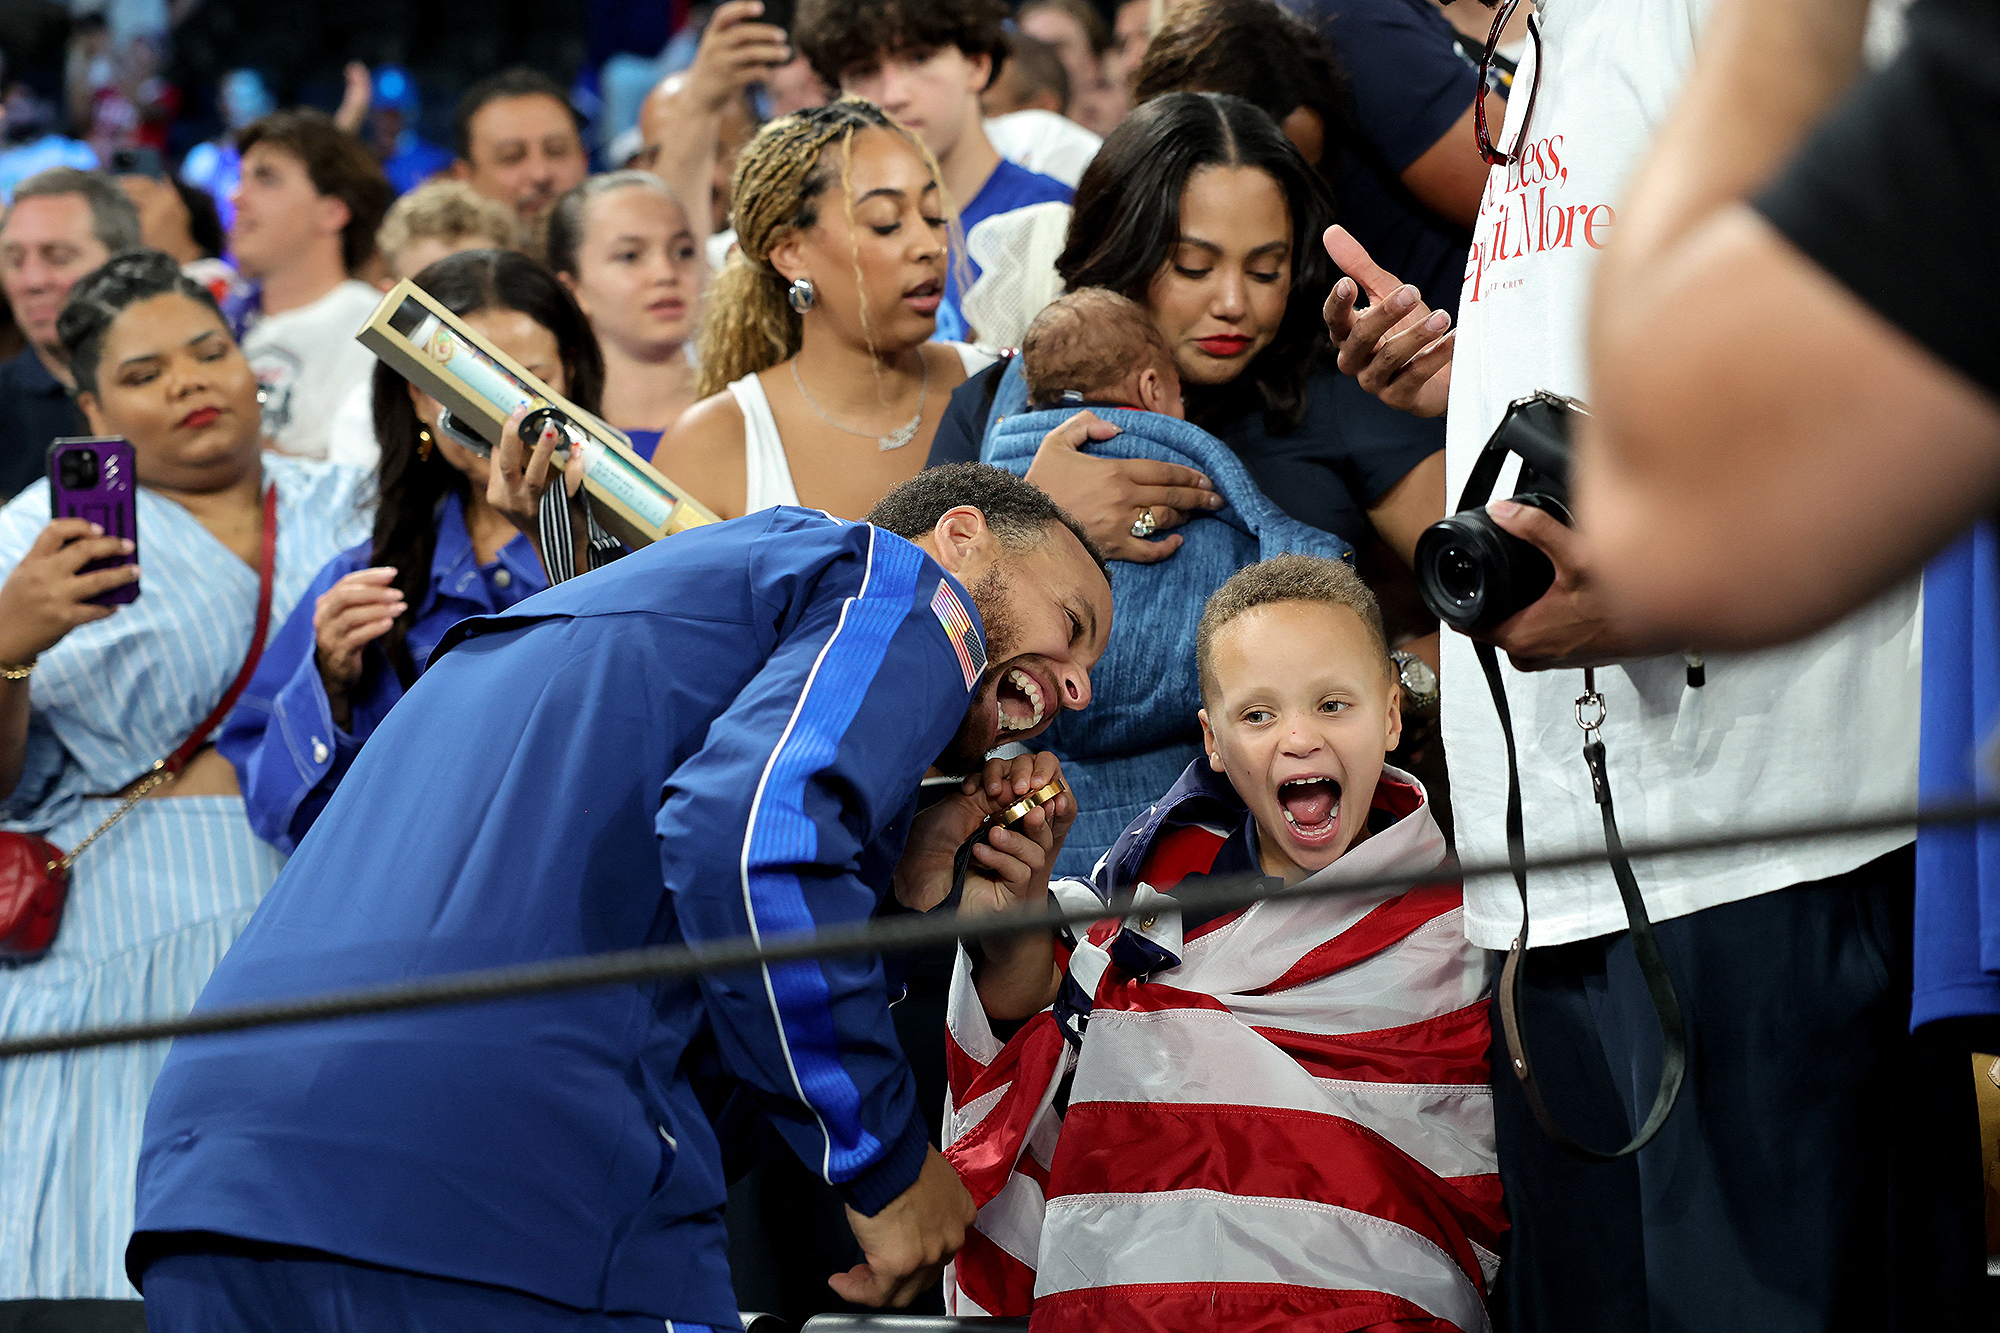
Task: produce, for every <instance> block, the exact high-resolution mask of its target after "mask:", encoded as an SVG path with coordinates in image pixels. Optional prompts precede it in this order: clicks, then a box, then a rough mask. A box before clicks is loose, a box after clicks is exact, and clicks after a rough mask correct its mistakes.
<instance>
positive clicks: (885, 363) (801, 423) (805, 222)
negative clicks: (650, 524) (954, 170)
mask: <svg viewBox="0 0 2000 1333" xmlns="http://www.w3.org/2000/svg"><path fill="white" fill-rule="evenodd" d="M733 199H734V208H735V221H736V235H737V247H738V248H737V251H736V253H735V254H734V255H732V256H731V257H730V260H729V263H728V264H727V265H726V266H725V267H724V269H723V271H722V273H721V274H720V276H718V277H717V278H716V280H715V282H714V284H713V285H712V286H711V287H710V289H709V293H708V296H707V298H706V301H705V306H704V309H703V313H702V320H701V331H700V334H699V338H698V341H697V347H698V350H699V365H700V379H699V382H698V385H697V392H699V393H700V394H702V395H703V398H702V400H701V401H700V402H698V403H696V404H695V405H694V406H693V407H692V408H690V409H688V411H687V413H686V414H685V415H683V416H682V417H681V419H680V421H679V422H678V423H677V424H676V425H675V426H674V428H673V430H672V431H671V432H669V433H668V435H667V437H666V438H665V439H663V440H662V441H661V442H660V447H659V451H658V452H657V453H656V454H655V455H654V456H653V462H654V464H655V465H656V466H657V467H659V468H660V470H661V471H663V472H665V473H666V474H667V475H668V476H670V477H672V478H674V480H675V481H677V482H678V483H680V484H681V485H683V486H685V487H687V488H688V489H689V490H691V491H693V492H694V494H695V495H696V496H697V497H698V498H699V499H700V500H701V501H702V502H703V503H704V504H706V505H708V507H709V508H711V509H713V510H715V511H716V512H717V513H719V514H721V515H722V516H724V517H725V518H734V517H737V516H740V515H742V514H747V513H750V512H751V511H753V510H758V509H765V508H768V507H769V506H771V505H777V504H794V505H795V504H803V505H806V506H808V507H810V508H814V509H824V510H825V511H827V512H828V513H830V514H834V515H837V516H839V517H843V518H859V517H861V516H862V515H864V514H866V513H867V512H868V510H869V508H870V507H871V506H873V505H874V503H875V501H877V500H879V499H880V498H881V497H882V496H883V495H884V494H886V493H887V492H888V491H889V489H890V488H891V487H893V486H894V485H896V483H898V482H900V481H903V480H905V479H907V478H909V477H912V476H914V475H916V473H917V472H919V471H920V470H922V468H923V466H924V460H925V457H926V456H927V455H928V454H929V452H930V443H931V436H932V435H933V434H934V433H935V432H936V430H937V424H938V420H939V418H940V417H942V416H943V414H944V409H945V403H946V401H947V400H948V399H949V398H950V397H951V391H952V390H953V389H954V388H956V387H958V385H959V384H960V383H961V382H963V381H964V379H965V377H966V376H967V375H968V374H970V373H972V372H974V371H977V370H979V369H982V368H983V367H984V366H985V365H986V364H987V363H988V362H990V361H991V359H992V358H990V357H989V356H987V355H986V354H985V353H983V352H979V351H977V350H975V349H973V348H971V347H967V346H963V345H961V344H957V343H934V342H930V341H928V340H929V338H930V336H931V333H932V332H933V330H934V329H935V328H936V324H937V308H938V302H939V300H940V299H941V298H942V296H943V294H944V278H945V265H946V263H947V262H948V260H949V255H950V249H949V245H948V240H947V231H948V221H947V219H948V217H949V211H948V207H947V203H946V200H945V198H944V192H943V189H942V187H941V186H940V185H939V183H938V170H937V163H936V162H935V161H934V160H932V158H931V155H930V153H929V152H928V151H926V150H925V149H924V147H923V145H922V144H920V143H918V142H917V140H916V139H915V137H914V136H912V135H911V134H910V133H909V132H908V131H907V130H905V129H903V128H902V127H901V126H900V125H898V124H896V123H895V122H894V121H893V120H891V119H890V118H889V117H888V116H887V115H886V114H885V113H884V112H883V111H882V110H881V108H879V107H877V106H875V105H874V104H873V103H871V102H863V101H860V100H858V99H855V98H842V99H841V100H840V101H838V102H834V103H832V104H831V105H828V106H823V107H814V108H812V109H811V110H807V111H801V112H799V113H797V114H796V115H791V116H786V117H784V118H783V119H782V120H776V121H773V122H771V123H770V124H769V125H766V126H765V127H764V128H763V130H762V131H760V132H759V133H758V135H757V137H756V138H755V139H754V140H752V141H751V143H750V145H749V147H747V148H745V149H744V150H743V156H742V158H741V159H740V160H739V161H738V163H737V167H736V179H735V186H734V193H733Z"/></svg>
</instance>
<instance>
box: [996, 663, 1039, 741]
mask: <svg viewBox="0 0 2000 1333" xmlns="http://www.w3.org/2000/svg"><path fill="white" fill-rule="evenodd" d="M994 693H995V697H996V698H997V700H998V702H999V704H1000V730H1001V731H1003V732H1005V731H1028V730H1030V729H1032V728H1034V727H1039V726H1040V725H1041V724H1042V719H1043V718H1044V717H1046V716H1047V715H1048V704H1047V701H1046V699H1045V698H1044V696H1043V694H1042V686H1041V682H1039V681H1037V680H1036V679H1035V678H1034V677H1033V676H1031V675H1029V674H1028V673H1027V672H1025V671H1023V670H1021V668H1019V667H1012V668H1010V669H1009V670H1007V671H1006V672H1005V673H1004V674H1002V675H1001V677H1000V683H999V685H998V686H997V687H996V689H995V691H994Z"/></svg>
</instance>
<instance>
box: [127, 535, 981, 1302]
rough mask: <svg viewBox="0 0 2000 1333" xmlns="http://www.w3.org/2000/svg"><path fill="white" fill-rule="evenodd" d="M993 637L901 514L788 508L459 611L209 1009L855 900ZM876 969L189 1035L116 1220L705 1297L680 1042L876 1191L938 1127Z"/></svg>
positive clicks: (576, 1297)
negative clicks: (921, 1098)
mask: <svg viewBox="0 0 2000 1333" xmlns="http://www.w3.org/2000/svg"><path fill="white" fill-rule="evenodd" d="M984 662H985V639H984V630H983V629H982V627H981V626H980V623H979V620H978V616H977V612H976V611H975V610H974V608H973V606H972V601H971V598H970V597H969V596H968V595H967V593H966V591H965V589H964V588H963V587H961V586H960V585H959V584H958V583H957V581H956V580H954V579H953V578H952V577H951V576H950V575H948V574H947V573H945V571H944V570H943V569H942V568H941V567H940V566H939V565H938V564H937V563H936V562H935V561H933V560H932V559H931V558H930V557H929V556H927V555H926V554H924V552H923V550H922V549H921V548H919V547H917V546H915V545H913V544H911V543H910V542H907V541H904V540H903V539H902V538H900V537H896V536H893V535H891V534H889V533H887V532H884V531H882V530H880V529H878V528H874V527H870V526H868V525H866V524H859V523H845V522H841V521H839V520H837V519H830V518H828V517H826V516H825V515H823V514H819V513H816V512H813V511H810V510H805V509H796V508H773V509H766V510H762V511H760V512H758V513H755V514H752V515H749V516H748V517H745V518H741V519H737V520H735V521H733V522H728V523H718V524H714V525H711V526H708V527H702V528H697V529H695V530H693V531H691V532H685V533H682V534H680V535H678V536H675V537H672V538H669V539H667V540H665V541H661V542H656V543H654V544H653V545H651V546H649V547H646V548H645V549H644V550H641V551H638V552H635V553H634V554H632V555H630V556H627V557H626V558H624V559H623V560H619V561H617V562H616V563H614V564H611V565H608V566H606V567H605V568H603V569H598V570H594V571H592V572H591V573H588V574H585V575H582V576H580V577H578V578H575V579H571V580H569V581H568V582H565V583H562V584H558V585H557V586H556V587H554V588H551V589H549V590H548V591H547V592H544V593H541V594H539V595H537V596H535V597H531V598H529V599H528V600H527V601H525V602H522V603H521V604H520V605H519V606H517V607H515V608H514V610H513V612H512V613H511V614H508V615H504V616H497V617H490V618H480V619H475V620H470V621H466V622H463V623H462V624H461V625H460V626H459V627H458V628H457V629H456V630H454V631H452V632H451V633H449V634H447V635H446V636H445V639H444V641H443V643H442V644H440V645H439V647H438V650H437V651H436V652H435V653H434V654H433V655H432V659H431V663H430V666H429V667H428V669H426V670H425V672H424V674H423V675H422V676H421V677H420V678H419V679H418V681H417V683H416V685H415V686H414V687H412V688H411V690H410V692H409V693H408V694H407V695H405V696H404V697H403V700H402V702H401V703H399V704H398V705H397V706H396V707H395V708H394V709H392V710H391V711H390V713H389V715H388V717H387V718H385V719H384V720H383V722H382V725H381V726H380V727H379V728H378V729H377V730H376V732H375V735H374V737H373V738H372V739H371V740H370V741H369V743H368V745H367V746H366V747H365V748H364V749H363V750H362V751H361V754H360V756H359V757H358V758H357V759H356V760H355V762H354V766H353V768H352V769H351V770H349V772H348V775H347V778H346V780H345V781H343V782H342V783H341V784H340V787H339V789H338V790H337V791H335V792H334V794H333V798H332V800H330V801H329V802H328V803H327V807H326V810H325V811H324V812H323V814H322V815H321V817H320V818H319V820H318V821H317V822H316V823H314V825H313V827H312V829H311V831H310V832H308V833H307V834H306V836H305V838H304V839H303V840H302V841H301V842H300V844H299V849H298V852H297V853H296V854H295V855H294V856H293V857H292V859H291V861H290V862H289V863H288V864H287V865H286V866H285V869H284V871H283V872H282V873H281V874H280V875H279V876H278V880H277V883H276V884H275V885H273V886H272V888H271V891H270V893H269V895H268V896H267V897H266V898H265V899H264V901H263V903H262V904H261V905H260V906H259V907H258V909H257V912H256V915H255V916H254V917H253V918H252V919H251V921H250V924H249V925H248V927H246V928H245V930H244V932H243V934H242V936H241V937H240V938H239V939H238V940H237V942H236V944H235V945H234V946H233V947H232V948H231V949H230V951H229V953H228V954H227V955H226V956H225V957H224V958H223V960H222V962H221V964H220V965H219V966H218V967H217V968H216V970H215V974H214V977H213V979H212V980H211V981H210V982H209V984H208V988H207V989H206V990H205V991H204V992H203V994H202V998H201V1000H200V1003H199V1004H198V1005H197V1009H212V1008H216V1007H219V1006H223V1005H234V1004H242V1003H245V1002H249V1001H255V1000H260V999H275V998H279V997H282V996H297V995H305V994H312V993H317V992H320V991H324V990H329V989H335V988H341V987H352V986H364V985H373V984H380V983H384V982H390V981H395V980H399V979H403V978H408V977H416V976H424V975H432V974H436V973H440V972H446V971H452V970H457V969H462V968H478V967H492V966H496V965H504V964H512V963H528V962H534V961H537V960H545V959H555V958H564V957H573V956H577V955H581V954H593V953H603V952H607V951H612V950H620V949H633V948H641V947H646V946H652V945H671V944H679V943H682V942H692V943H701V942H705V941H715V940H724V939H733V938H739V937H743V936H747V935H754V936H758V937H763V938H770V937H774V936H781V935H786V934H790V933H793V932H797V931H810V930H813V929H816V928H826V927H834V926H840V925H851V924H855V923H859V922H861V921H864V920H866V919H868V918H869V917H870V916H871V915H873V914H874V913H875V912H876V910H877V909H878V908H879V907H880V905H881V903H882V901H883V900H884V898H885V897H887V896H888V893H889V886H890V877H891V874H892V873H893V871H894V868H895V866H896V863H897V861H898V860H900V859H901V856H902V852H903V846H904V842H905V840H906V839H907V838H908V836H909V823H910V818H911V816H912V814H913V813H914V811H915V809H916V798H917V791H918V786H919V784H920V782H921V781H922V778H923V775H924V771H925V769H926V768H928V767H929V765H930V764H931V763H933V762H934V761H935V760H936V759H937V757H938V755H939V754H940V753H941V752H942V751H943V750H944V747H945V745H946V743H947V742H948V741H949V740H950V739H951V737H952V735H953V734H954V733H955V732H956V731H957V729H958V727H959V726H960V725H961V724H962V723H963V721H964V718H965V713H966V708H967V705H968V702H969V701H970V699H971V696H972V689H973V684H974V682H976V680H977V679H978V675H979V672H980V670H982V669H983V667H984ZM889 998H890V996H889V991H888V986H887V983H886V981H885V978H884V974H883V967H882V962H881V960H880V959H879V958H878V957H876V956H874V955H856V956H845V957H837V958H833V957H829V958H823V959H819V960H817V961H812V962H800V963H787V964H781V965H776V966H771V967H768V968H764V969H762V970H759V971H754V972H748V973H736V974H726V975H714V976H707V977H703V978H701V979H700V980H699V981H695V980H692V979H683V980H676V981H663V982H656V983H650V984H644V985H617V986H603V987H598V988H594V989H588V990H578V991H570V992H565V993H562V994H557V995H547V996H541V997H537V998H533V999H523V1000H517V1001H510V1002H507V1003H501V1004H480V1005H467V1006H457V1007H451V1008H440V1009H425V1010H417V1011H413V1012H407V1013H399V1014H383V1015H377V1016H372V1017H367V1018H357V1019H351V1020H344V1021H340V1022H332V1023H316V1024H311V1025H307V1026H302V1027H286V1028H271V1029H263V1030H259V1031H253V1032H242V1033H232V1034H229V1035H225V1036H216V1037H211V1038H203V1039H202V1040H200V1041H190V1042H180V1043H177V1044H176V1045H175V1046H174V1048H173V1049H172V1050H171V1051H170V1052H169V1053H168V1056H167V1060H166V1064H165V1067H164V1068H163V1069H162V1071H161V1074H160V1077H159V1081H158V1083H157V1084H156V1085H155V1087H154V1091H153V1097H152V1103H151V1105H150V1107H149V1108H148V1110H147V1114H146V1131H145V1138H144V1143H143V1146H142V1148H141V1151H140V1157H139V1167H138V1210H137V1222H136V1230H137V1231H138V1232H139V1233H158V1232H169V1231H208V1232H218V1233H221V1234H223V1235H227V1236H235V1237H239V1238H241V1239H244V1240H251V1241H264V1242H269V1243H272V1244H282V1245H299V1246H305V1247H308V1248H311V1249H317V1250H322V1251H326V1252H328V1253H331V1254H334V1255H337V1256H341V1257H343V1258H346V1259H350V1260H356V1261H360V1262H363V1263H371V1264H377V1265H381V1266H385V1267H389V1268H397V1269H402V1270H404V1271H406V1272H413V1273H419V1274H427V1275H431V1276H436V1277H445V1278H452V1279H456V1280H460V1281H470V1282H484V1283H488V1284H491V1285H495V1286H502V1287H508V1288H512V1289H515V1290H520V1291H526V1292H529V1293H530V1294H532V1295H536V1296H540V1297H542V1298H544V1299H546V1300H551V1301H557V1302H560V1303H562V1304H564V1305H569V1306H573V1307H575V1308H577V1309H580V1310H586V1311H599V1310H601V1311H607V1312H613V1311H615V1312H626V1313H634V1314H645V1315H650V1316H653V1317H655V1318H660V1319H671V1320H676V1321H681V1320H686V1321H688V1322H691V1323H706V1324H715V1325H718V1326H721V1327H724V1328H733V1327H735V1326H736V1303H735V1298H734V1296H733V1294H732V1292H731V1290H730V1282H729V1271H728V1261H727V1242H726V1237H725V1233H724V1230H723V1225H722V1205H723V1198H724V1186H723V1171H722V1156H721V1147H720V1144H719V1141H718V1137H717V1134H716V1131H715V1128H714V1126H713V1125H712V1124H711V1122H710V1120H709V1116H708V1114H707V1112H706V1111H705V1110H704V1107H703V1103H702V1101H701V1100H700V1098H699V1097H698V1095H697V1081H698V1080H700V1079H704V1078H714V1079H717V1080H720V1081H721V1082H722V1083H723V1084H724V1085H726V1087H728V1088H733V1089H735V1090H737V1091H738V1092H740V1093H741V1094H742V1095H743V1096H746V1097H748V1098H751V1099H753V1100H755V1101H756V1102H757V1103H759V1104H760V1105H761V1106H762V1107H763V1108H764V1110H765V1113H766V1117H767V1119H768V1122H769V1124H770V1125H771V1127H772V1128H774V1129H775V1130H776V1131H777V1133H778V1135H779V1136H780V1137H781V1138H783V1139H784V1140H785V1141H786V1143H787V1144H788V1146H789V1147H790V1149H791V1150H792V1151H793V1152H795V1153H796V1154H797V1155H798V1157H799V1159H800V1160H801V1161H802V1162H803V1163H805V1164H806V1166H807V1167H809V1168H810V1169H811V1170H812V1171H813V1172H814V1173H815V1174H818V1175H819V1176H821V1177H822V1178H823V1179H826V1180H828V1181H829V1182H831V1183H833V1184H834V1185H836V1186H838V1187H839V1189H840V1190H841V1192H842V1194H843V1195H844V1196H845V1197H846V1199H847V1201H848V1203H849V1204H851V1205H852V1206H853V1207H854V1208H855V1209H856V1210H858V1211H860V1212H862V1213H865V1214H870V1215H872V1214H874V1213H878V1212H880V1211H881V1210H882V1209H883V1208H884V1207H885V1206H887V1205H888V1203H889V1202H890V1201H891V1200H893V1199H894V1198H895V1197H896V1196H897V1195H899V1194H901V1193H902V1192H903V1191H904V1190H905V1189H907V1188H908V1187H909V1186H910V1184H911V1183H912V1182H913V1181H915V1179H916V1177H917V1173H918V1171H919V1170H920V1169H921V1168H922V1166H923V1162H924V1158H925V1153H926V1150H927V1147H928V1139H927V1134H926V1129H927V1126H926V1124H925V1121H924V1118H923V1117H922V1116H921V1115H920V1114H919V1113H918V1110H917V1101H916V1093H915V1086H914V1080H913V1079H912V1076H911V1073H910V1067H909V1063H908V1061H907V1060H905V1059H904V1056H903V1053H902V1049H901V1047H900V1046H899V1045H898V1043H897V1039H896V1032H895V1027H894V1025H893V1023H892V1022H891V1020H890V1015H889ZM156 1240H157V1238H156V1237H154V1236H150V1235H147V1234H141V1235H139V1236H137V1237H135V1240H134V1245H133V1250H132V1251H131V1252H130V1253H129V1254H128V1260H130V1259H132V1258H135V1257H141V1256H143V1255H144V1254H145V1253H146V1252H147V1251H148V1249H149V1247H150V1246H152V1245H153V1244H154V1243H155V1242H156Z"/></svg>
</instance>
